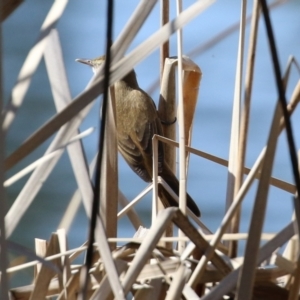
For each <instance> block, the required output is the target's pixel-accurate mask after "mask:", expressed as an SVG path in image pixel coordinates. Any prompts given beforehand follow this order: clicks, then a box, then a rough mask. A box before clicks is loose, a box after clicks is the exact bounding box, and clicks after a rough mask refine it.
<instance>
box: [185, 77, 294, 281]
mask: <svg viewBox="0 0 300 300" xmlns="http://www.w3.org/2000/svg"><path fill="white" fill-rule="evenodd" d="M299 101H300V82H298V83H297V85H296V87H295V89H294V92H293V94H292V97H291V101H290V104H289V105H288V111H289V113H290V114H291V113H292V112H293V111H294V109H295V107H296V105H297V104H298V102H299ZM283 128H284V121H283V119H282V118H281V120H280V130H282V129H283ZM265 154H266V147H265V148H264V149H263V150H262V152H261V153H260V155H259V157H258V158H257V160H256V162H255V163H254V165H253V167H252V169H251V171H250V173H249V175H248V176H247V178H246V179H245V181H244V182H243V185H242V186H241V188H240V190H239V192H238V194H237V195H236V196H235V199H234V202H233V203H232V205H231V207H230V208H229V210H228V211H227V212H226V214H225V216H224V218H223V220H222V223H221V225H220V227H219V228H218V230H217V232H216V233H215V238H214V239H213V240H212V241H211V246H212V248H211V249H213V248H215V247H216V245H217V244H218V243H219V242H220V240H221V238H222V235H223V234H224V232H225V229H226V227H227V225H228V224H229V222H230V220H231V218H232V216H233V215H234V213H235V211H236V209H237V208H238V207H239V205H240V204H241V202H242V200H243V198H244V196H245V195H246V193H247V192H248V190H249V188H250V186H251V184H252V182H253V180H254V178H255V175H256V174H257V173H258V171H259V170H260V168H261V164H262V162H263V160H264V157H265ZM211 255H212V252H209V253H206V255H205V256H203V257H202V258H201V259H200V262H199V264H198V266H197V267H196V270H195V271H194V273H193V274H192V276H191V278H190V280H189V283H190V285H191V286H194V285H195V284H196V281H197V280H199V278H200V277H201V274H202V273H203V272H204V270H205V265H206V264H207V262H208V259H207V257H208V258H209V257H210V256H211Z"/></svg>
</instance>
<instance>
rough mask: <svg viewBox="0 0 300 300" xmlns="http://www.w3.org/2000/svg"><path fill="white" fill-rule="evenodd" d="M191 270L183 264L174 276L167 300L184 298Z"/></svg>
mask: <svg viewBox="0 0 300 300" xmlns="http://www.w3.org/2000/svg"><path fill="white" fill-rule="evenodd" d="M190 272H191V270H189V269H188V268H186V266H185V265H184V264H183V263H182V264H180V266H179V268H178V269H177V271H176V272H175V273H174V274H173V276H172V277H173V278H172V283H171V285H170V288H169V290H168V293H167V297H166V300H173V299H174V300H180V299H181V297H182V291H183V288H184V286H185V282H186V278H187V276H188V275H189V273H190Z"/></svg>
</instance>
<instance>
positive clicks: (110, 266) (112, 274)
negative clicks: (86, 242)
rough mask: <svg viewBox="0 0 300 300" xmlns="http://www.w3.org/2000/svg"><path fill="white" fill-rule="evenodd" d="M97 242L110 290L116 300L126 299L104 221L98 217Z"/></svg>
mask: <svg viewBox="0 0 300 300" xmlns="http://www.w3.org/2000/svg"><path fill="white" fill-rule="evenodd" d="M95 241H96V243H97V246H98V249H97V250H98V251H99V255H100V257H101V258H102V261H103V265H104V267H105V271H106V274H107V276H108V280H109V283H110V288H111V289H112V291H113V294H114V296H115V298H116V299H119V300H121V299H124V298H125V295H124V292H123V287H122V285H121V283H120V280H119V275H118V272H117V269H116V266H115V262H114V259H113V257H112V253H111V252H110V247H109V244H108V242H107V237H106V231H105V228H104V226H103V223H102V220H101V218H100V216H99V215H98V217H97V221H96V227H95Z"/></svg>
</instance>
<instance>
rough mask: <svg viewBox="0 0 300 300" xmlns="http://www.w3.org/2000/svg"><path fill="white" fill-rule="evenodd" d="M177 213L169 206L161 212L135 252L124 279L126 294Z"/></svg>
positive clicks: (123, 284)
mask: <svg viewBox="0 0 300 300" xmlns="http://www.w3.org/2000/svg"><path fill="white" fill-rule="evenodd" d="M175 213H176V209H174V208H168V209H165V210H163V211H161V212H160V213H159V215H158V216H157V218H156V221H155V223H154V224H152V226H151V228H150V230H149V232H148V234H147V236H146V237H145V239H144V241H143V243H142V244H141V246H140V247H139V249H138V251H137V252H136V254H135V257H134V259H133V260H132V263H131V265H130V267H129V269H128V271H127V272H126V275H125V277H124V279H123V281H122V286H123V289H124V292H125V294H127V293H128V292H129V290H130V288H131V286H132V284H133V283H134V282H135V280H136V278H137V276H138V274H139V273H140V271H141V269H142V268H143V266H144V265H145V263H146V261H147V260H148V258H149V256H150V254H151V251H152V250H153V248H154V247H155V245H156V244H157V243H158V241H159V239H160V237H161V235H162V234H163V233H164V230H165V228H166V226H167V225H168V224H169V222H171V220H172V218H173V217H174V215H175Z"/></svg>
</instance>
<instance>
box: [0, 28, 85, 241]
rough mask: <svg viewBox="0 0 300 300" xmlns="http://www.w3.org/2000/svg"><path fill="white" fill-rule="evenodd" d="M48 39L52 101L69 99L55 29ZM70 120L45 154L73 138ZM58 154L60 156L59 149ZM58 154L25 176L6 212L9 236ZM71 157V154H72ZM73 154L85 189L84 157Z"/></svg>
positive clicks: (73, 129) (79, 148) (78, 148)
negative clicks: (22, 185) (26, 178)
mask: <svg viewBox="0 0 300 300" xmlns="http://www.w3.org/2000/svg"><path fill="white" fill-rule="evenodd" d="M49 39H50V41H49V45H48V47H47V48H48V51H51V49H53V48H51V47H52V46H53V47H55V51H54V52H55V53H56V54H57V57H55V59H53V56H52V60H51V63H49V64H48V66H49V65H50V70H51V71H52V72H51V71H50V73H49V76H50V77H51V78H54V77H56V76H57V77H58V78H59V79H60V82H59V83H58V82H57V81H56V80H55V79H53V81H52V79H51V80H50V81H51V83H52V84H54V87H53V89H54V90H56V88H57V89H58V91H59V93H58V94H57V93H55V94H54V97H55V99H56V100H57V98H58V99H61V97H62V99H63V100H64V101H69V102H70V101H71V96H70V94H69V91H68V84H67V82H66V76H64V72H63V70H64V67H63V63H62V57H61V56H60V55H59V54H61V52H60V51H59V49H60V47H59V40H58V37H57V35H56V34H55V32H52V34H51V35H50V36H49ZM47 53H49V52H47ZM47 57H48V56H47ZM49 58H50V57H49ZM59 58H61V59H59ZM57 64H58V65H59V67H58V68H55V66H57ZM53 71H54V72H53ZM60 83H61V85H60ZM68 99H69V100H68ZM58 101H59V100H58ZM60 107H61V106H60ZM87 109H88V108H87ZM87 109H86V110H87ZM74 121H75V120H72V121H71V122H69V123H68V124H67V125H66V126H64V127H62V128H61V129H60V130H59V132H58V134H57V135H56V137H55V138H54V140H53V141H52V142H51V144H50V146H49V148H48V150H47V151H46V154H48V153H52V152H53V151H55V150H56V149H57V148H58V147H60V146H61V144H62V143H65V142H67V141H69V140H70V138H72V137H73V135H74V133H75V130H76V129H77V128H73V126H72V125H73V124H74ZM73 146H74V145H73ZM73 146H72V145H69V146H68V147H71V148H72V147H73ZM74 147H75V148H77V150H78V151H82V149H81V147H80V145H77V146H76V145H75V146H74ZM59 154H60V155H61V154H62V152H61V153H59ZM60 155H56V156H55V157H54V158H53V159H52V160H51V161H50V162H49V163H48V164H47V165H42V166H40V167H38V168H36V169H35V171H34V172H33V174H32V175H31V176H30V178H29V179H28V181H27V183H26V184H25V186H24V187H23V189H22V191H21V192H20V194H19V196H18V197H17V199H16V200H15V202H14V204H13V205H12V207H11V208H10V210H9V211H8V213H7V215H6V231H7V236H10V235H11V234H12V232H13V230H14V229H15V228H16V226H17V224H18V222H19V220H20V219H21V217H22V216H23V214H24V213H25V212H26V210H27V208H28V207H29V205H30V204H31V202H32V201H33V199H34V197H35V195H36V194H37V193H38V191H39V190H40V188H41V187H42V185H43V183H44V181H45V180H46V178H47V177H48V175H49V174H50V173H51V171H52V169H53V168H54V166H55V165H56V163H57V161H58V159H59V158H60ZM71 157H73V155H72V156H71ZM76 157H77V158H76ZM76 157H75V160H73V165H74V164H75V166H76V167H75V166H74V169H75V170H77V171H76V173H75V174H77V175H78V176H79V178H80V179H82V180H81V181H80V182H81V183H82V182H83V183H85V185H84V187H85V188H86V189H87V188H88V185H87V180H85V181H84V179H85V178H86V177H87V176H89V175H85V173H86V172H84V170H85V168H86V166H85V160H84V159H83V158H82V157H83V154H82V152H81V155H80V156H79V157H78V156H76ZM80 157H81V159H80ZM76 159H78V161H76ZM80 162H82V163H81V164H80V165H79V163H80ZM82 165H84V167H82V168H80V169H79V167H80V166H82ZM79 171H81V172H79ZM88 182H89V183H90V180H89V177H88ZM90 190H91V189H90ZM84 195H85V194H84ZM84 200H86V201H85V202H84V203H86V205H87V207H86V210H87V211H90V210H89V203H90V202H89V199H87V197H85V198H84Z"/></svg>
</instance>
